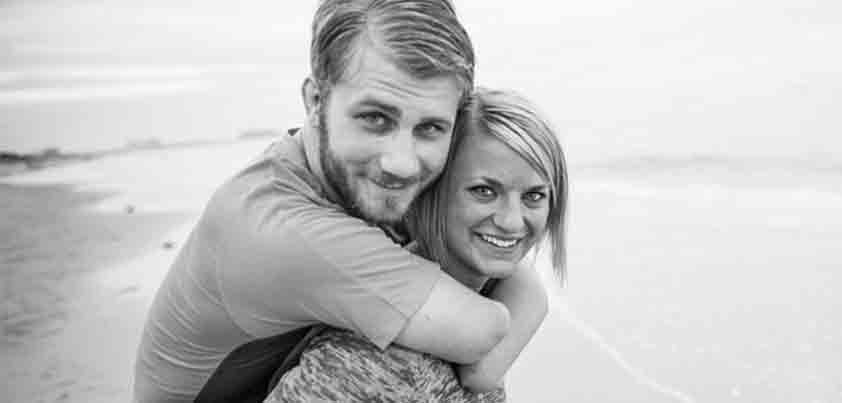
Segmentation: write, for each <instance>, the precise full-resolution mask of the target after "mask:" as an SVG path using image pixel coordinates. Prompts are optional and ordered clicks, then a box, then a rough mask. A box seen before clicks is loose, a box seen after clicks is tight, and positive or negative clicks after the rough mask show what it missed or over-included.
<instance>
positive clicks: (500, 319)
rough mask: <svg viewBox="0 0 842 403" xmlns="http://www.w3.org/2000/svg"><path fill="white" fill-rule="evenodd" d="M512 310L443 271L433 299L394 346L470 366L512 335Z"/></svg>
mask: <svg viewBox="0 0 842 403" xmlns="http://www.w3.org/2000/svg"><path fill="white" fill-rule="evenodd" d="M509 320H510V319H509V309H507V307H506V306H505V305H504V304H503V303H501V302H498V301H494V300H492V299H488V298H485V297H483V296H481V295H479V294H478V293H477V292H476V291H473V290H471V289H469V288H467V287H465V286H464V285H462V284H461V283H459V282H458V281H456V280H455V279H453V277H451V276H450V275H449V274H447V273H445V272H444V271H441V274H440V275H439V280H438V282H437V283H436V285H435V286H434V287H433V291H432V293H431V294H430V297H429V298H427V301H426V302H425V303H424V305H422V306H421V309H419V310H418V312H416V313H415V315H413V316H412V317H411V318H410V319H409V322H408V323H407V325H406V327H404V329H403V330H402V331H401V332H400V333H399V334H398V337H397V339H395V342H396V343H398V344H400V345H403V346H405V347H409V348H411V349H414V350H418V351H422V352H426V353H429V354H432V355H434V356H436V357H439V358H442V359H445V360H447V361H451V362H455V363H459V364H470V363H476V362H477V361H480V360H481V359H483V358H484V357H487V356H488V354H489V353H490V352H492V349H494V348H495V346H497V345H498V344H499V343H500V341H501V340H504V336H506V335H507V333H509Z"/></svg>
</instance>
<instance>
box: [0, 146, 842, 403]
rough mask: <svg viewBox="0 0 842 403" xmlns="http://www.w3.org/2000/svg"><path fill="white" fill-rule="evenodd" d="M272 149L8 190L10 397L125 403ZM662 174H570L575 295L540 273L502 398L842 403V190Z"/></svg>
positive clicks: (49, 177)
mask: <svg viewBox="0 0 842 403" xmlns="http://www.w3.org/2000/svg"><path fill="white" fill-rule="evenodd" d="M266 145H267V141H265V140H253V141H244V142H238V143H232V144H227V145H216V146H202V147H194V148H186V149H178V150H167V149H165V150H150V151H143V152H136V153H130V154H125V155H120V156H113V157H108V158H103V159H101V160H96V161H90V162H84V163H79V164H74V165H68V166H64V167H58V168H53V169H49V170H44V171H39V172H32V173H27V174H23V175H16V176H12V177H6V178H2V180H0V182H2V183H5V185H0V192H2V196H0V203H2V207H3V211H4V218H3V220H4V221H2V225H3V228H2V231H0V234H2V235H0V236H3V237H4V238H3V242H2V245H3V249H2V256H0V257H2V259H3V271H2V276H3V277H2V282H3V284H2V288H0V290H2V292H3V294H2V307H3V311H0V314H2V318H3V322H2V323H3V332H4V333H3V334H4V339H3V344H2V350H0V352H2V356H3V359H2V362H3V365H2V368H0V371H2V372H0V378H2V380H0V390H2V393H0V394H2V395H3V396H4V399H5V400H4V401H9V402H115V401H128V400H129V398H130V385H131V374H132V367H133V364H134V354H135V349H136V346H137V343H138V340H139V336H140V330H141V328H142V325H143V320H144V318H145V315H146V310H147V308H148V305H149V303H150V301H151V298H152V295H153V293H154V291H155V289H156V287H157V285H158V283H159V282H160V280H161V278H162V276H163V275H164V273H165V272H166V270H167V268H168V266H169V263H170V261H171V260H172V258H173V257H174V255H175V253H176V251H177V249H178V247H179V245H180V243H181V242H182V241H183V240H184V239H185V237H186V235H187V233H188V232H189V230H190V228H191V226H192V223H193V222H194V220H195V219H196V218H197V216H198V214H199V213H200V212H201V209H202V207H203V206H204V203H205V201H206V200H207V198H208V197H209V195H210V193H211V192H212V190H213V189H214V188H215V187H216V186H217V185H218V184H219V183H220V182H222V181H223V180H224V179H225V178H226V177H228V176H230V175H231V174H232V173H233V172H234V171H235V170H236V169H237V168H238V167H241V166H242V165H243V164H244V163H245V162H246V161H247V160H248V159H250V158H251V157H253V156H254V155H256V154H257V153H258V152H259V151H260V150H261V149H262V148H264V147H265V146H266ZM651 171H652V172H649V171H646V170H643V171H639V172H637V171H635V172H633V173H629V172H630V170H628V169H623V167H621V168H619V169H615V168H612V169H607V170H604V169H595V168H592V167H590V168H589V167H585V166H580V165H576V164H574V166H573V168H572V173H573V175H572V177H573V178H574V179H573V193H572V194H573V196H572V204H571V217H570V225H569V238H570V242H569V269H568V270H569V274H570V275H569V281H568V283H567V285H566V287H565V288H564V289H563V290H561V289H559V288H558V287H557V286H556V285H554V280H553V278H552V276H550V275H549V274H548V273H546V271H547V270H546V265H545V264H541V265H540V266H541V267H540V269H541V270H542V271H543V272H544V274H545V277H546V280H547V284H548V287H550V289H551V290H552V294H553V299H552V308H551V313H550V315H549V317H548V319H547V321H546V322H545V323H544V325H543V326H542V328H541V330H540V331H539V333H538V335H537V336H536V338H535V340H534V341H533V342H532V343H531V344H530V345H529V346H528V347H527V349H526V350H525V351H524V353H523V354H522V355H521V357H520V358H519V359H518V361H517V362H516V364H515V366H514V367H513V369H512V370H511V371H510V375H509V377H508V380H507V385H508V390H509V395H510V401H513V402H566V401H573V402H696V401H698V402H707V401H711V402H730V401H734V402H739V401H763V402H793V401H803V402H832V401H840V400H842V382H840V380H839V377H838V373H839V372H840V371H842V322H840V319H839V318H840V317H842V315H840V314H842V312H840V306H842V304H840V300H839V296H838V294H834V290H839V289H840V287H842V275H840V273H839V269H840V268H842V256H840V253H839V249H838V244H839V240H840V239H842V207H840V206H842V193H840V192H838V190H837V189H835V188H834V187H833V186H834V185H833V184H832V183H830V182H828V183H826V185H827V186H819V185H816V184H815V183H811V184H810V186H799V185H797V184H798V183H807V182H805V181H791V183H786V184H781V183H774V181H772V182H769V183H766V182H763V181H758V180H756V178H754V179H753V178H752V177H751V175H749V176H745V175H743V176H741V177H735V176H733V175H731V174H728V173H727V172H725V173H722V172H720V173H716V172H712V171H711V170H709V169H707V168H704V169H702V171H694V172H691V173H687V172H685V173H683V174H681V175H679V176H676V177H663V175H661V176H659V175H655V174H653V172H659V171H660V170H659V169H658V168H657V167H655V168H653V169H652V170H651ZM726 171H727V170H726ZM752 172H754V171H752ZM755 173H756V172H755ZM717 175H719V176H717ZM722 175H724V176H722ZM741 175H742V174H741ZM819 182H821V180H819ZM831 182H832V181H831ZM748 184H751V185H748ZM127 206H131V208H127ZM129 210H131V213H129ZM7 211H8V212H10V213H11V214H5V213H6V212H7ZM165 245H166V246H165ZM21 318H23V319H21Z"/></svg>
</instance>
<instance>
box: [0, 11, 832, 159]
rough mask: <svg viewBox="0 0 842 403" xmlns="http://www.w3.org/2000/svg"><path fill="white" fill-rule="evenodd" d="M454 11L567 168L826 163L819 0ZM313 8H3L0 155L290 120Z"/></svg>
mask: <svg viewBox="0 0 842 403" xmlns="http://www.w3.org/2000/svg"><path fill="white" fill-rule="evenodd" d="M518 5H519V6H518V7H511V5H510V4H509V3H508V2H504V1H502V0H495V1H483V2H459V4H457V7H458V11H459V13H460V15H461V17H462V19H463V20H464V23H465V25H466V27H467V29H468V30H469V32H470V34H471V35H472V38H473V40H474V42H475V48H476V52H477V82H478V83H479V84H481V85H485V86H490V87H502V88H510V89H515V90H518V91H520V92H522V93H523V94H524V95H526V96H528V97H529V98H532V99H533V100H534V101H535V102H536V103H537V104H538V105H539V107H540V108H541V109H542V110H543V111H544V112H545V113H546V114H547V115H549V116H550V117H551V120H552V121H553V122H554V123H555V124H556V126H557V127H558V129H559V132H560V133H561V137H562V138H563V141H564V143H565V146H566V147H567V151H568V155H569V158H570V159H571V160H572V161H574V162H599V161H610V160H615V159H628V158H651V157H661V156H668V157H672V158H677V159H690V160H692V159H695V158H698V157H702V158H706V157H713V158H729V159H739V158H744V157H752V158H755V157H763V158H774V159H776V160H778V161H794V162H795V163H800V162H803V161H808V162H811V163H815V164H820V165H828V164H830V165H833V164H838V163H839V162H840V161H842V136H839V135H838V134H839V132H840V131H841V130H842V114H839V113H838V111H839V110H842V98H840V97H838V96H835V95H836V94H838V93H839V92H840V90H842V56H840V53H839V52H836V51H835V49H839V48H842V6H840V5H839V4H838V3H836V2H831V1H817V2H810V3H809V4H808V3H803V2H799V1H795V0H778V1H772V2H769V1H759V0H751V1H743V2H740V3H739V4H732V2H727V1H722V0H717V1H711V2H704V4H695V3H692V2H669V1H665V0H643V1H635V2H629V1H622V0H614V1H608V2H600V3H599V4H581V2H568V1H562V2H554V3H553V5H547V4H546V3H545V2H540V1H537V0H527V1H523V2H519V3H518ZM314 7H315V2H295V4H294V5H290V4H285V3H284V4H283V5H280V3H278V2H271V1H252V2H247V3H245V4H244V5H242V6H237V7H234V6H233V5H230V4H228V3H227V2H221V1H209V2H202V3H201V4H199V3H196V4H193V3H179V4H178V5H172V4H169V2H164V1H150V2H144V3H143V4H142V5H140V4H136V3H135V2H129V1H127V0H110V1H107V2H89V1H82V0H78V1H70V2H66V1H65V2H58V1H46V2H37V3H33V2H16V1H13V2H4V3H3V4H2V5H0V22H2V23H0V43H2V44H3V45H4V49H5V50H4V51H3V52H0V60H2V63H0V66H2V67H0V150H5V151H21V152H32V151H37V150H41V149H44V148H47V147H59V148H61V149H63V150H69V151H88V150H97V149H107V148H114V147H120V146H124V145H126V144H127V143H132V142H140V141H145V140H148V139H158V140H160V141H162V142H178V141H184V140H197V139H230V138H233V137H236V136H237V135H238V134H239V133H241V132H242V131H243V130H248V129H253V128H283V127H287V126H291V125H295V124H297V123H298V122H300V120H301V118H302V111H303V107H302V105H301V101H300V97H299V93H300V91H299V88H300V84H301V81H302V80H303V78H304V77H305V75H306V74H307V71H308V64H307V63H308V62H307V51H308V43H309V32H308V24H309V19H310V18H311V14H312V12H313V9H314Z"/></svg>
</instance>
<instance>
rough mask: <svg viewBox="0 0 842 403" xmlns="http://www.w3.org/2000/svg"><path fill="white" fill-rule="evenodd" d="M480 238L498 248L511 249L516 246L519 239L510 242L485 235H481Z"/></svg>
mask: <svg viewBox="0 0 842 403" xmlns="http://www.w3.org/2000/svg"><path fill="white" fill-rule="evenodd" d="M480 238H482V239H483V240H484V241H486V242H488V243H490V244H492V245H494V246H496V247H498V248H511V247H512V246H515V244H516V243H517V241H518V240H517V239H510V240H506V239H500V238H497V237H493V236H490V235H485V234H480Z"/></svg>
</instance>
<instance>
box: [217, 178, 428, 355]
mask: <svg viewBox="0 0 842 403" xmlns="http://www.w3.org/2000/svg"><path fill="white" fill-rule="evenodd" d="M285 186H288V184H286V183H280V182H278V181H268V182H266V183H265V184H262V185H258V186H253V187H247V188H243V189H236V188H234V189H229V191H228V192H227V194H228V196H225V195H224V194H223V196H222V197H221V198H218V200H217V201H212V203H215V205H213V206H209V208H210V209H213V210H215V212H216V213H215V214H213V215H212V217H210V221H211V222H212V223H213V227H214V229H213V232H214V233H215V235H214V237H215V238H216V239H217V242H215V245H216V255H217V257H218V261H217V263H216V265H217V271H218V274H217V276H218V279H219V280H218V282H219V288H220V290H221V294H222V300H223V304H225V306H226V308H227V309H228V311H229V313H230V315H231V317H232V320H234V322H235V323H237V324H238V326H240V327H241V328H242V329H243V330H244V331H246V332H247V333H250V334H252V335H254V336H255V337H266V336H270V335H274V334H277V333H279V332H284V331H289V330H291V329H294V328H297V327H300V326H304V325H308V324H312V323H316V322H320V323H326V324H328V325H331V326H335V327H338V328H343V329H349V330H353V331H355V332H357V333H359V334H362V335H364V336H365V337H366V338H367V339H369V340H370V341H371V342H372V343H374V344H375V345H377V346H378V347H380V348H385V347H386V346H387V345H388V344H389V343H391V342H392V341H393V340H394V339H395V337H397V335H398V333H399V332H400V331H401V329H403V327H404V326H405V324H406V322H407V320H408V319H409V318H410V317H411V316H412V315H414V314H415V312H416V311H417V310H418V309H419V308H420V307H421V306H422V305H423V303H424V302H425V301H426V300H427V298H428V297H429V295H430V292H431V290H432V288H433V286H434V285H435V282H436V281H437V280H438V278H439V275H440V270H439V266H438V265H436V264H435V263H433V262H430V261H427V260H424V259H422V258H420V257H418V256H416V255H413V254H411V253H409V252H407V251H406V250H404V249H402V248H401V247H400V246H399V245H397V244H395V243H393V242H392V241H391V240H390V239H389V238H388V237H387V236H386V234H385V233H383V231H382V230H380V229H379V228H377V227H373V226H370V225H368V224H367V223H366V222H364V221H362V220H360V219H357V218H354V217H351V216H349V215H347V214H346V213H345V212H343V211H341V210H339V209H338V208H336V207H335V206H331V205H329V204H324V203H317V202H315V201H314V200H311V199H309V198H307V197H305V196H304V195H298V194H296V193H295V192H290V191H289V189H285Z"/></svg>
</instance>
